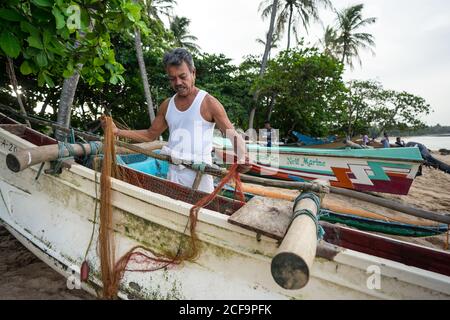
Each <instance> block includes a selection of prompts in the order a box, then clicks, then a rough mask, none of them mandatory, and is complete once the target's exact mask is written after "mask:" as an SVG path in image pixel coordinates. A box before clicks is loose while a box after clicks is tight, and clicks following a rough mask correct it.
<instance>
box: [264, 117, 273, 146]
mask: <svg viewBox="0 0 450 320" xmlns="http://www.w3.org/2000/svg"><path fill="white" fill-rule="evenodd" d="M262 136H263V137H264V138H265V139H266V142H267V144H266V147H267V148H271V147H272V139H273V138H274V134H273V129H272V127H271V126H270V122H269V121H266V122H264V129H263V131H262Z"/></svg>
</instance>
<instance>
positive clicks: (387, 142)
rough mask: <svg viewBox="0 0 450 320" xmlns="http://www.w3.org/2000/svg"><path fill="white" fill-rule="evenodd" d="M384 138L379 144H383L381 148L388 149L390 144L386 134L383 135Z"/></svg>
mask: <svg viewBox="0 0 450 320" xmlns="http://www.w3.org/2000/svg"><path fill="white" fill-rule="evenodd" d="M383 136H384V138H383V139H382V140H381V143H382V144H383V148H390V147H391V144H390V143H389V136H388V134H387V132H385V133H384V135H383Z"/></svg>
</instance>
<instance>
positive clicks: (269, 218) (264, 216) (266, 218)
mask: <svg viewBox="0 0 450 320" xmlns="http://www.w3.org/2000/svg"><path fill="white" fill-rule="evenodd" d="M293 205H294V204H293V203H292V202H289V201H286V200H280V199H271V198H263V197H258V196H256V197H253V198H252V199H251V200H250V201H249V202H247V204H246V205H245V206H243V207H242V208H240V209H239V210H237V211H236V212H235V213H234V214H232V215H231V217H230V218H229V219H228V222H229V223H231V224H234V225H237V226H240V227H242V228H244V229H247V230H251V231H254V232H256V233H259V234H262V235H265V236H267V237H269V238H273V239H276V240H282V239H283V238H284V235H285V234H286V231H287V229H288V227H289V224H290V223H291V217H292V208H293Z"/></svg>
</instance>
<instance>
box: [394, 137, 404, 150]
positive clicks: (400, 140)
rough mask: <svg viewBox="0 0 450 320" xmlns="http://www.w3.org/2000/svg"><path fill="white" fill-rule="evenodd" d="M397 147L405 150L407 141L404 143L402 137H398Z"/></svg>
mask: <svg viewBox="0 0 450 320" xmlns="http://www.w3.org/2000/svg"><path fill="white" fill-rule="evenodd" d="M395 145H396V146H397V147H400V148H404V147H405V141H403V140H402V138H401V137H397V140H396V141H395Z"/></svg>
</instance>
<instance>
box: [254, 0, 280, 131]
mask: <svg viewBox="0 0 450 320" xmlns="http://www.w3.org/2000/svg"><path fill="white" fill-rule="evenodd" d="M277 8H278V0H273V3H272V12H271V15H270V25H269V32H267V40H266V47H265V49H264V55H263V59H262V62H261V69H260V71H259V77H260V78H262V76H263V75H264V73H265V72H266V67H267V61H268V59H269V53H270V49H271V46H272V39H273V32H274V26H275V17H276V15H277ZM258 98H259V91H256V92H255V93H254V94H253V108H252V110H251V112H250V119H249V123H248V128H249V129H253V122H254V119H255V114H256V104H257V102H258Z"/></svg>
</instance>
